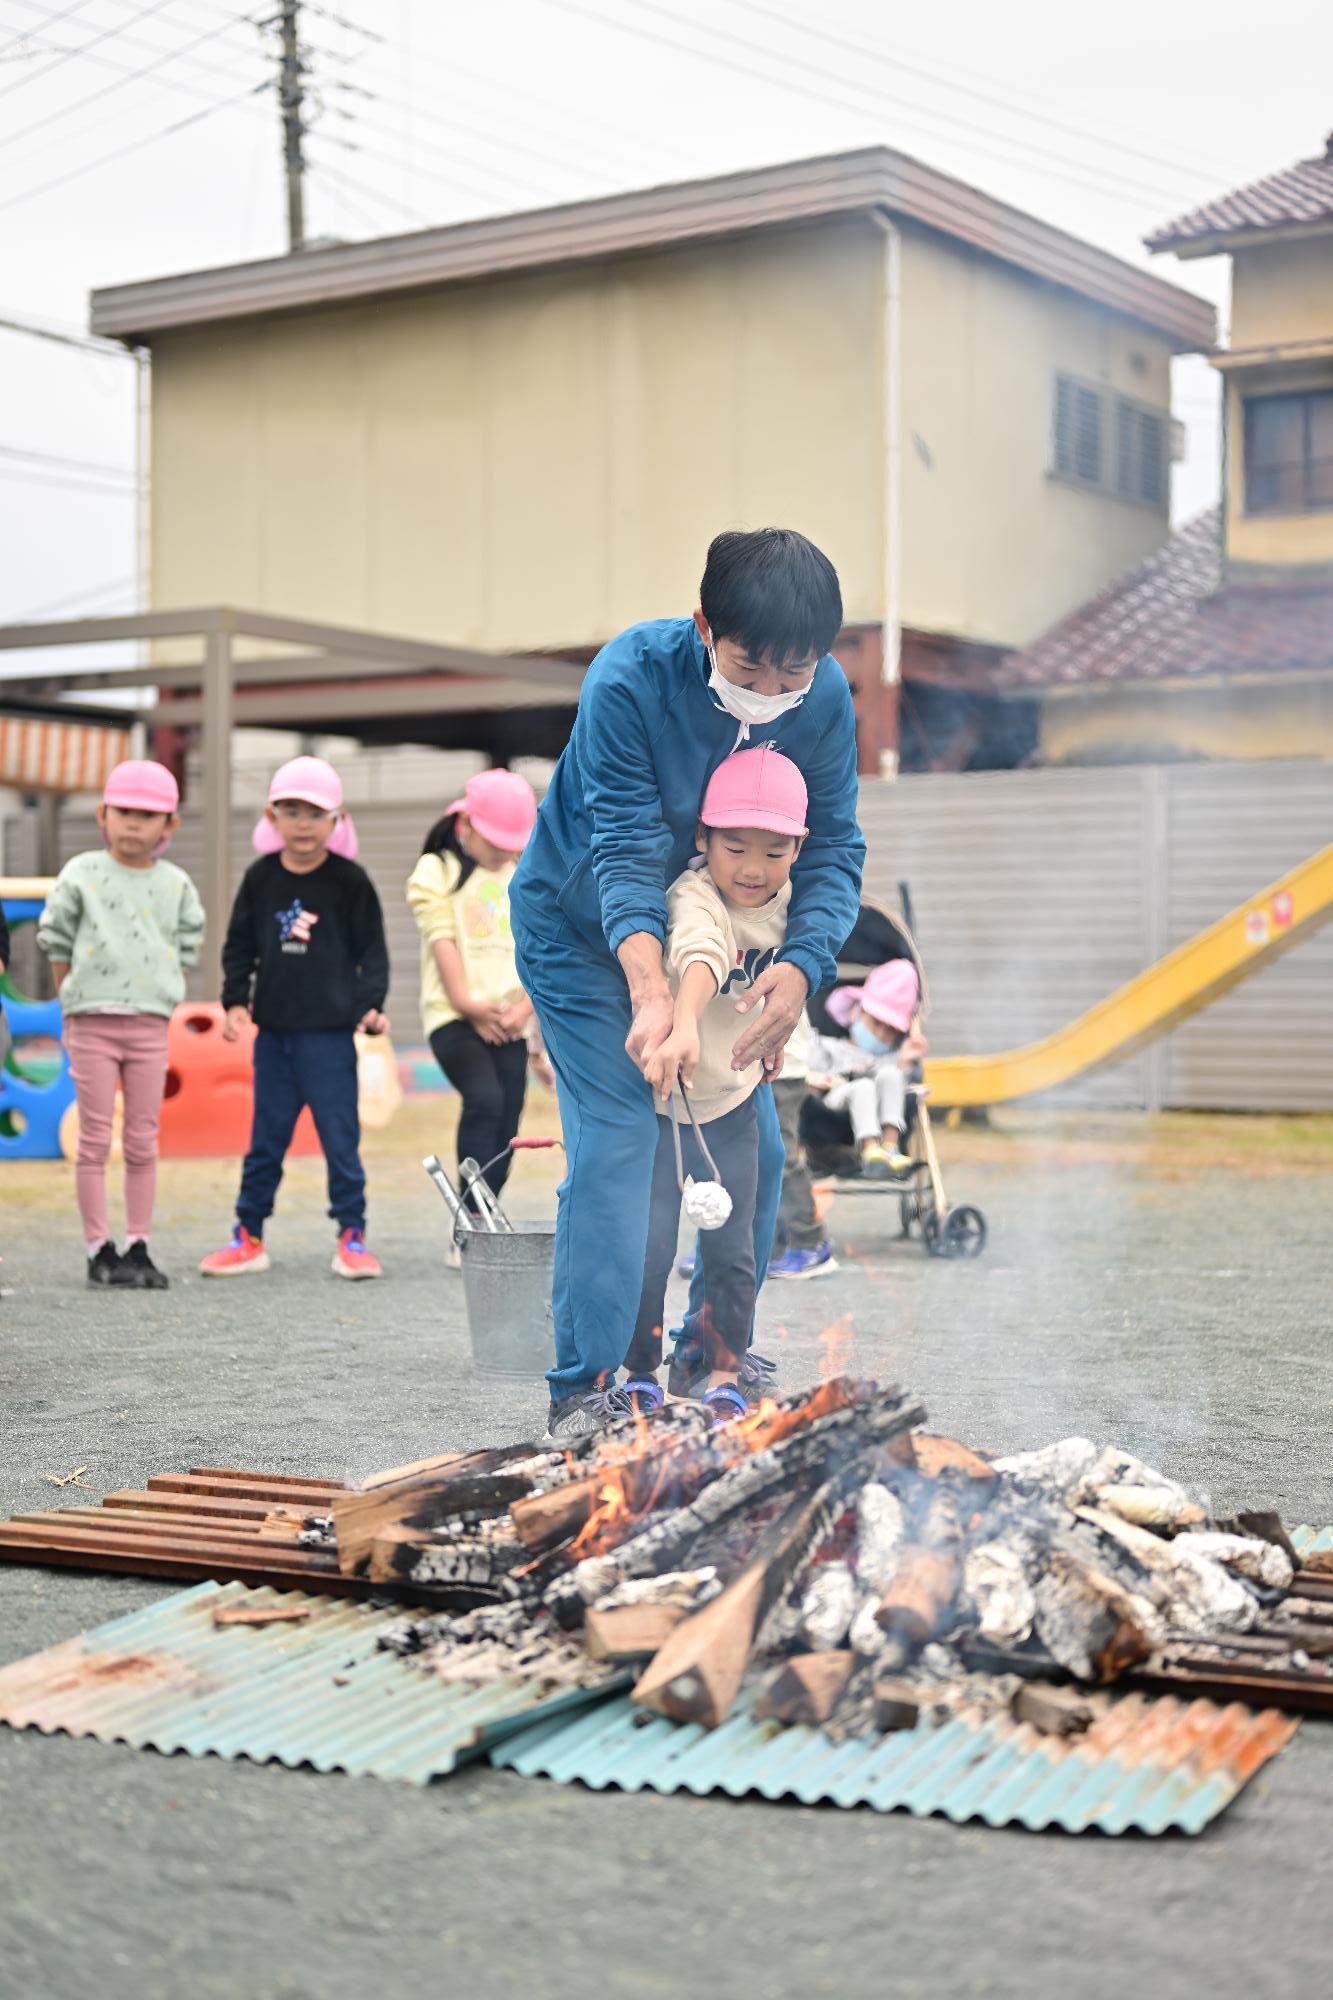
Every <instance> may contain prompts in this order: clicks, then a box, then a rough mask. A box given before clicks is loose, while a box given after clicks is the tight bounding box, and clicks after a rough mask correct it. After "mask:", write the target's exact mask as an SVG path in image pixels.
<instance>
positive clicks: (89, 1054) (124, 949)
mask: <svg viewBox="0 0 1333 2000" xmlns="http://www.w3.org/2000/svg"><path fill="white" fill-rule="evenodd" d="M179 803H180V794H179V792H178V790H177V786H176V780H175V779H174V778H173V777H172V775H171V773H170V771H168V770H167V769H166V767H165V765H162V764H154V763H151V762H146V761H142V760H134V761H132V762H130V763H126V764H117V766H116V768H115V770H114V771H113V772H112V773H111V775H110V777H109V778H108V779H107V781H106V789H105V791H104V792H103V794H102V803H101V805H100V806H99V807H98V808H97V823H98V825H99V826H100V827H101V829H102V838H103V840H104V841H105V843H106V845H105V847H104V848H102V849H96V848H95V849H92V850H91V851H90V852H88V853H86V854H76V855H75V856H74V858H73V860H71V861H67V862H66V863H65V866H64V867H63V868H62V869H61V871H60V874H59V876H58V877H57V879H56V885H55V888H54V889H53V890H52V891H51V895H50V899H49V900H48V902H47V905H46V908H45V910H44V911H43V912H42V916H41V920H40V922H39V923H38V926H37V942H38V944H39V945H40V946H41V948H42V950H43V951H44V952H45V953H46V955H47V957H48V958H49V959H50V961H51V972H52V975H53V977H54V979H55V986H56V992H57V993H58V994H59V995H60V1004H61V1008H62V1011H63V1013H64V1017H65V1047H66V1048H67V1049H68V1051H69V1066H70V1070H71V1072H72V1073H73V1077H74V1090H75V1094H76V1096H77V1098H78V1103H79V1153H78V1159H77V1162H76V1164H75V1169H74V1188H75V1193H76V1196H77V1199H78V1204H79V1213H80V1214H81V1216H82V1218H83V1233H84V1237H85V1240H86V1242H87V1245H88V1283H89V1284H90V1285H117V1286H133V1287H136V1288H138V1289H139V1290H143V1291H164V1290H165V1289H166V1286H167V1282H168V1281H167V1278H166V1277H165V1275H164V1274H163V1273H162V1272H161V1271H159V1270H158V1268H157V1266H156V1264H154V1262H153V1260H152V1257H151V1256H150V1255H149V1251H148V1234H149V1230H150V1228H151V1226H152V1220H153V1195H154V1192H155V1188H156V1181H157V1126H158V1118H159V1115H160V1113H161V1109H162V1093H163V1091H164V1089H165V1087H166V1080H167V1024H168V1022H169V1021H170V1019H171V1014H172V1010H173V1009H174V1008H175V1007H177V1006H179V1004H180V1002H181V1001H182V1000H183V999H184V998H185V968H186V967H187V966H190V965H194V964H195V963H197V961H198V958H199V947H200V944H201V942H202V940H203V935H204V911H203V905H202V904H201V903H200V901H199V897H198V894H197V892H196V890H195V886H194V884H193V882H192V881H191V880H190V878H189V876H188V875H187V874H186V873H185V871H184V869H182V868H177V867H175V866H173V864H172V863H171V862H170V861H163V860H161V859H160V858H159V856H160V851H161V849H162V848H164V847H165V846H166V844H167V842H168V840H169V839H170V838H171V836H172V834H173V833H174V832H175V831H176V829H177V827H178V826H179V825H180V820H179V818H178V817H177V812H176V808H177V806H178V805H179ZM117 1088H119V1089H120V1091H121V1093H122V1095H123V1097H124V1100H125V1125H124V1140H123V1144H124V1151H125V1211H126V1221H127V1226H128V1236H127V1241H126V1248H125V1254H124V1256H123V1257H122V1256H121V1255H120V1254H119V1252H118V1251H117V1249H116V1246H115V1244H114V1243H113V1242H112V1240H111V1231H110V1227H109V1225H108V1222H107V1203H106V1162H107V1155H108V1153H109V1152H110V1150H111V1119H112V1113H113V1111H114V1109H115V1103H116V1091H117Z"/></svg>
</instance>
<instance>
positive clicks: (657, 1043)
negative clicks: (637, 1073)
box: [625, 986, 676, 1081]
mask: <svg viewBox="0 0 1333 2000" xmlns="http://www.w3.org/2000/svg"><path fill="white" fill-rule="evenodd" d="M675 1017H676V1008H675V1003H674V1001H673V1000H672V998H671V989H670V987H669V986H663V987H662V989H661V991H660V992H657V993H648V994H647V995H646V996H645V997H644V998H643V999H641V1000H638V1001H636V1002H635V1006H634V1019H633V1020H632V1021H631V1023H630V1030H629V1033H628V1034H627V1035H626V1037H625V1053H626V1054H627V1055H628V1057H629V1059H630V1061H631V1062H632V1063H634V1064H635V1065H636V1066H637V1068H639V1069H641V1070H642V1071H643V1074H644V1075H645V1076H647V1075H648V1059H649V1057H650V1056H652V1055H655V1054H656V1052H657V1051H658V1049H660V1048H661V1046H662V1044H663V1042H664V1041H665V1040H666V1038H667V1036H668V1035H669V1034H670V1033H671V1029H672V1026H673V1024H674V1022H675ZM650 1081H651V1079H650Z"/></svg>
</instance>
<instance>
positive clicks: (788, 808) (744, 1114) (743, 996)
mask: <svg viewBox="0 0 1333 2000" xmlns="http://www.w3.org/2000/svg"><path fill="white" fill-rule="evenodd" d="M806 809H807V798H806V787H805V780H804V778H803V777H802V776H801V773H800V772H799V771H798V770H797V768H796V766H795V764H793V763H792V761H791V759H790V758H789V757H784V756H782V755H781V754H780V753H779V752H778V751H777V750H774V749H771V748H764V749H758V750H740V751H736V752H734V753H733V755H731V756H730V757H728V758H726V759H724V761H723V762H722V763H721V764H719V765H718V767H717V769H716V770H715V771H714V773H713V775H712V777H711V778H710V779H709V782H708V788H707V790H706V791H705V793H704V801H703V807H702V810H701V813H700V818H699V827H698V832H697V834H696V836H695V844H696V846H697V848H698V850H699V851H698V857H697V859H696V861H695V862H693V863H692V864H691V865H690V867H688V868H687V869H686V870H685V872H684V874H682V875H680V876H678V877H677V878H676V880H675V881H674V882H673V883H672V885H671V887H670V889H668V891H667V940H666V950H665V953H664V960H663V962H664V964H665V966H666V971H667V976H668V978H669V980H670V982H671V988H672V992H673V995H674V1019H673V1024H672V1029H671V1033H670V1035H669V1036H668V1037H667V1039H666V1041H665V1042H663V1043H662V1046H661V1047H660V1048H659V1049H658V1050H657V1051H656V1053H655V1054H654V1055H653V1056H652V1057H651V1058H650V1059H649V1061H648V1063H647V1066H646V1068H645V1072H644V1074H645V1075H646V1076H647V1079H648V1081H649V1083H650V1084H651V1085H652V1087H653V1089H654V1091H655V1092H656V1093H657V1096H658V1098H659V1099H660V1100H661V1102H660V1104H659V1111H658V1138H657V1153H656V1157H655V1161H654V1167H653V1185H652V1205H651V1212H650V1217H649V1224H648V1244H647V1252H646V1257H645V1264H644V1279H643V1292H642V1295H641V1297H640V1301H639V1311H638V1316H637V1319H636V1321H635V1327H634V1334H633V1338H632V1339H631V1341H630V1345H629V1350H628V1352H627V1354H626V1357H625V1366H626V1368H627V1369H628V1371H629V1381H628V1383H627V1384H626V1387H627V1389H628V1392H629V1394H630V1396H631V1398H632V1399H633V1401H634V1402H635V1404H636V1406H638V1407H640V1408H645V1409H646V1408H653V1407H658V1406H660V1405H661V1403H662V1402H663V1401H664V1396H663V1392H662V1389H661V1386H660V1384H659V1383H658V1380H657V1371H658V1369H659V1368H660V1366H661V1363H662V1323H663V1315H664V1307H665V1295H666V1283H667V1278H668V1276H669V1274H670V1270H671V1264H672V1259H673V1258H674V1256H675V1253H676V1237H677V1233H678V1231H679V1228H680V1204H681V1190H680V1187H679V1185H678V1181H677V1166H676V1151H675V1137H674V1135H673V1126H672V1119H671V1117H670V1116H669V1111H668V1105H669V1100H670V1099H671V1097H672V1095H673V1093H675V1094H676V1100H677V1108H678V1110H679V1111H680V1123H681V1125H682V1127H683V1128H684V1129H683V1130H682V1131H681V1134H680V1137H681V1142H682V1152H683V1159H684V1168H685V1172H686V1173H687V1174H689V1175H690V1176H692V1177H693V1179H694V1181H695V1182H696V1184H697V1183H699V1182H702V1181H711V1180H713V1179H715V1178H716V1179H717V1180H719V1181H720V1182H721V1184H722V1186H723V1187H724V1188H725V1189H726V1192H727V1194H728V1195H729V1196H730V1203H731V1205H730V1213H729V1214H728V1215H727V1217H726V1219H725V1221H723V1222H722V1224H721V1226H720V1227H717V1226H714V1227H708V1226H705V1227H704V1228H703V1229H702V1230H701V1233H700V1237H699V1261H700V1264H701V1267H702V1280H703V1291H702V1305H701V1307H700V1310H699V1312H698V1314H697V1315H693V1316H692V1319H691V1320H687V1322H686V1325H685V1327H684V1328H683V1329H682V1332H681V1334H680V1336H679V1337H678V1338H677V1341H676V1347H675V1352H674V1354H673V1356H672V1361H671V1367H670V1371H669V1373H668V1376H667V1385H666V1393H667V1394H668V1395H671V1396H673V1397H696V1398H701V1399H702V1400H703V1401H704V1402H705V1403H707V1404H708V1405H709V1406H710V1407H711V1408H712V1409H713V1411H714V1414H715V1415H716V1417H717V1418H718V1420H719V1421H725V1420H726V1419H727V1418H729V1417H733V1416H738V1415H741V1414H742V1413H743V1412H744V1411H745V1409H746V1408H747V1407H748V1405H749V1404H750V1403H752V1402H757V1401H758V1400H759V1397H760V1395H761V1394H763V1393H764V1392H765V1390H766V1389H767V1388H768V1387H769V1378H770V1377H771V1375H772V1373H773V1367H772V1363H771V1362H769V1361H767V1360H766V1359H765V1358H764V1357H763V1356H762V1355H758V1354H755V1353H753V1352H752V1350H751V1348H750V1337H751V1333H752V1331H753V1323H754V1302H755V1294H756V1290H757V1284H756V1267H755V1241H754V1229H755V1204H756V1196H757V1192H758V1176H759V1125H758V1116H757V1107H756V1103H755V1092H756V1090H757V1089H758V1087H759V1085H760V1084H761V1083H763V1082H764V1080H765V1076H766V1070H765V1066H764V1064H763V1063H762V1062H752V1063H750V1064H748V1065H747V1066H746V1067H745V1068H743V1069H740V1070H737V1069H736V1068H735V1067H734V1064H733V1049H734V1046H735V1043H736V1040H737V1029H738V1026H739V1023H738V1021H737V1019H736V1016H737V1012H738V1011H744V1010H745V1009H746V1008H747V1007H748V1005H749V995H750V991H751V988H752V987H753V986H754V984H755V982H756V981H757V980H758V979H760V978H761V977H762V975H763V974H764V972H765V971H766V970H767V969H768V967H769V966H770V965H772V964H773V962H774V960H775V959H776V958H777V955H778V953H779V951H780V950H781V949H782V946H783V944H784V943H785V941H786V936H787V908H788V905H789V903H790V902H791V871H792V866H793V864H794V862H795V860H796V857H797V855H798V854H799V853H800V851H801V843H802V841H803V840H804V839H805V835H806ZM681 1084H683V1085H684V1086H685V1088H686V1090H688V1092H689V1097H690V1104H691V1107H692V1109H693V1112H694V1115H695V1118H696V1119H697V1120H698V1123H699V1126H700V1128H701V1130H700V1133H699V1135H698V1136H696V1135H695V1133H694V1131H693V1130H692V1129H691V1127H690V1125H689V1123H688V1120H687V1118H686V1114H685V1111H684V1109H683V1106H682V1098H681V1094H680V1089H679V1086H680V1085H681ZM714 1166H716V1169H717V1172H716V1175H714V1172H713V1168H714Z"/></svg>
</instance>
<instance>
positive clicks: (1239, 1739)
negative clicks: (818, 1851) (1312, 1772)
mask: <svg viewBox="0 0 1333 2000" xmlns="http://www.w3.org/2000/svg"><path fill="white" fill-rule="evenodd" d="M1296 1726H1297V1721H1296V1718H1295V1717H1293V1716H1286V1715H1279V1714H1278V1713H1277V1712H1276V1711H1275V1710H1273V1709H1265V1710H1262V1711H1259V1712H1256V1711H1255V1710H1253V1709H1249V1708H1245V1707H1242V1706H1241V1705H1240V1704H1232V1705H1230V1706H1228V1707H1226V1708H1219V1707H1217V1706H1216V1705H1215V1704H1214V1703H1212V1702H1207V1701H1192V1702H1182V1701H1178V1700H1176V1699H1175V1698H1174V1697H1172V1696H1162V1697H1159V1698H1156V1699H1150V1698H1148V1697H1146V1696H1144V1695H1125V1696H1122V1697H1121V1698H1120V1699H1119V1700H1117V1701H1113V1702H1111V1703H1110V1704H1109V1706H1108V1708H1107V1711H1106V1713H1105V1715H1104V1716H1103V1717H1102V1718H1101V1719H1100V1720H1099V1721H1098V1722H1096V1723H1095V1724H1094V1725H1093V1727H1092V1729H1091V1730H1090V1731H1089V1732H1088V1733H1087V1735H1086V1736H1083V1737H1076V1738H1074V1739H1072V1740H1069V1741H1064V1740H1061V1739H1058V1738H1055V1737H1049V1736H1047V1737H1041V1736H1038V1735H1037V1734H1036V1732H1035V1731H1034V1730H1033V1729H1031V1728H1030V1727H1029V1726H1027V1725H1023V1724H1018V1723H1015V1722H1013V1721H1011V1720H1009V1719H1007V1718H1006V1719H1002V1720H995V1719H991V1720H985V1719H982V1718H981V1717H979V1716H976V1715H972V1716H968V1715H964V1716H960V1717H958V1718H957V1719H956V1720H954V1721H952V1722H949V1723H946V1724H945V1725H944V1726H943V1727H942V1728H939V1729H931V1728H927V1727H923V1726H919V1727H917V1728H916V1729H911V1730H901V1731H898V1732H896V1733H895V1734H893V1735H889V1736H879V1737H875V1738H873V1739H871V1740H870V1741H856V1742H849V1743H832V1742H830V1741H829V1739H828V1738H827V1737H826V1736H823V1735H821V1734H820V1733H819V1731H817V1730H813V1729H799V1728H794V1729H784V1728H783V1727H782V1726H781V1725H780V1724H778V1723H775V1722H756V1721H755V1720H754V1718H753V1716H752V1715H751V1713H750V1710H749V1705H748V1703H742V1704H741V1705H740V1706H739V1707H738V1708H737V1710H736V1712H735V1713H734V1714H733V1715H732V1716H731V1717H730V1718H729V1720H728V1721H727V1722H725V1723H724V1724H723V1726H722V1727H721V1728H720V1729H715V1730H713V1731H711V1732H710V1731H707V1730H703V1729H699V1728H697V1727H695V1726H693V1725H685V1726H680V1725H677V1724H675V1723H672V1722H667V1721H665V1720H664V1719H662V1718H661V1717H659V1716H647V1715H645V1713H644V1712H643V1711H642V1710H638V1709H635V1708H634V1707H633V1706H632V1705H631V1703H630V1701H629V1700H628V1698H619V1699H616V1700H612V1701H607V1702H604V1703H602V1704H600V1705H599V1706H598V1707H597V1708H596V1709H594V1710H592V1711H590V1712H588V1713H585V1714H582V1715H578V1716H575V1717H573V1718H572V1719H570V1718H561V1719H559V1720H553V1721H548V1722H542V1723H538V1724H536V1725H534V1726H532V1727H530V1728H527V1729H524V1730H522V1731H521V1732H519V1733H518V1734H517V1735H514V1736H511V1737H509V1738H508V1739H507V1740H506V1741H505V1742H504V1743H502V1744H500V1745H499V1746H497V1747H496V1748H494V1749H492V1751H491V1752H490V1761H491V1762H492V1763H493V1764H495V1765H498V1766H499V1767H500V1768H502V1769H504V1770H509V1771H517V1772H519V1773H521V1774H522V1775H523V1776H526V1777H537V1776H540V1777H547V1778H554V1779H555V1780H556V1781H557V1783H560V1784H572V1783H578V1784H584V1785H589V1786H591V1787H592V1788H593V1789H594V1790H596V1791H602V1790H605V1789H606V1788H608V1787H615V1788H617V1789H619V1790H621V1791H627V1792H634V1791H642V1790H649V1791H654V1792H679V1791H685V1792H693V1793H695V1794H696V1795H700V1796H702V1795H703V1794H705V1793H708V1792H725V1793H727V1794H728V1795H729V1796H730V1797H732V1798H740V1797H743V1796H745V1795H747V1794H750V1793H757V1794H758V1795H759V1796H760V1797H762V1798H766V1799H782V1798H793V1799H797V1800H799V1801H800V1802H801V1804H803V1805H817V1804H828V1805H836V1806H857V1805H864V1806H869V1807H870V1808H871V1809H872V1810H873V1811H875V1812H893V1811H896V1810H902V1811H906V1812H910V1813H915V1814H917V1815H918V1816H923V1817H924V1816H926V1815H929V1814H932V1813H940V1814H943V1815H944V1816H945V1817H946V1818H948V1819H951V1820H955V1821H963V1820H969V1819H980V1820H984V1821H985V1823H986V1824H987V1825H988V1826H1013V1825H1017V1826H1024V1827H1027V1828H1029V1829H1030V1830H1032V1831H1033V1832H1037V1831H1039V1830H1041V1829H1042V1828H1046V1827H1058V1828H1060V1829H1062V1830H1063V1831H1064V1832H1066V1833H1085V1832H1087V1831H1088V1830H1089V1829H1090V1828H1096V1829H1098V1830H1099V1831H1100V1832H1102V1833H1124V1832H1127V1831H1128V1830H1130V1829H1131V1828H1132V1829H1133V1830H1134V1831H1136V1832H1139V1833H1149V1834H1156V1833H1166V1832H1169V1831H1176V1832H1180V1833H1199V1832H1201V1831H1202V1830H1203V1828H1204V1827H1205V1826H1206V1825H1207V1824H1208V1822H1209V1821H1210V1820H1212V1819H1215V1818H1216V1817H1217V1815H1218V1813H1220V1812H1221V1811H1222V1810H1223V1808H1224V1807H1225V1806H1227V1805H1228V1804H1229V1803H1230V1802H1231V1800H1232V1799H1233V1798H1235V1796H1236V1794H1237V1793H1238V1792H1239V1791H1240V1789H1241V1787H1242V1786H1243V1785H1244V1784H1245V1782H1246V1780H1247V1779H1248V1778H1250V1777H1252V1776H1253V1775H1254V1773H1255V1771H1257V1770H1258V1769H1259V1768H1260V1766H1261V1765H1263V1764H1264V1763H1266V1762H1267V1760H1268V1759H1269V1758H1270V1757H1272V1756H1273V1755H1275V1753H1276V1752H1277V1751H1278V1750H1280V1749H1281V1748H1282V1746H1283V1744H1284V1743H1286V1742H1287V1741H1288V1740H1289V1738H1290V1737H1291V1735H1292V1734H1293V1732H1294V1731H1295V1729H1296Z"/></svg>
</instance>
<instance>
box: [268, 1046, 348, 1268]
mask: <svg viewBox="0 0 1333 2000" xmlns="http://www.w3.org/2000/svg"><path fill="white" fill-rule="evenodd" d="M356 1095H357V1092H356V1043H355V1041H354V1040H353V1039H352V1031H351V1029H350V1028H300V1029H293V1030H291V1031H290V1032H287V1033H278V1032H276V1031H275V1030H273V1029H270V1028H261V1029H260V1030H259V1033H258V1034H257V1035H256V1036H255V1117H254V1124H253V1126H252V1127H251V1131H250V1150H249V1152H248V1153H247V1154H246V1156H245V1164H244V1165H243V1166H242V1168H241V1192H240V1194H239V1195H238V1196H237V1200H236V1219H237V1221H238V1222H240V1223H242V1224H243V1225H244V1227H245V1228H246V1229H248V1230H249V1232H250V1234H251V1235H252V1236H262V1235H263V1233H264V1224H265V1222H266V1221H267V1219H268V1217H269V1216H270V1215H272V1213H273V1202H274V1199H275V1197H276V1195H277V1192H278V1183H279V1182H280V1181H281V1179H282V1163H283V1161H284V1159H285V1158H286V1156H287V1148H288V1147H289V1146H290V1145H291V1143H292V1133H293V1132H294V1131H295V1130H296V1121H297V1119H298V1118H299V1117H300V1115H301V1111H302V1109H303V1107H304V1106H305V1105H307V1104H308V1105H309V1106H310V1115H311V1117H312V1118H313V1119H314V1121H315V1130H316V1131H317V1132H318V1134H319V1143H320V1145H321V1146H322V1147H323V1148H324V1158H325V1161H326V1162H327V1164H328V1170H329V1214H330V1215H331V1216H332V1217H333V1219H334V1221H335V1222H336V1223H337V1225H338V1227H339V1229H340V1230H343V1229H364V1228H365V1226H366V1176H365V1173H364V1171H363V1169H362V1166H361V1121H360V1118H359V1116H358V1114H357V1102H356Z"/></svg>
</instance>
